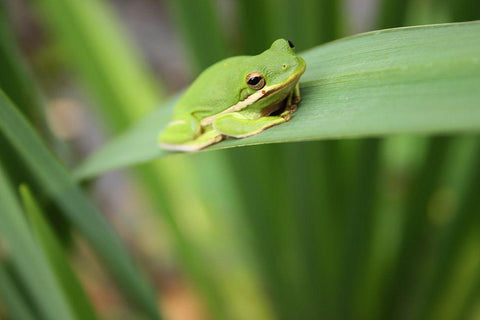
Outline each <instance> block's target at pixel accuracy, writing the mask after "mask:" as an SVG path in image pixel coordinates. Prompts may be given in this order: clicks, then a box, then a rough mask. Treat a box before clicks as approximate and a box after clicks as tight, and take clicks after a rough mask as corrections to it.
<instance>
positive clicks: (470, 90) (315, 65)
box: [77, 22, 480, 178]
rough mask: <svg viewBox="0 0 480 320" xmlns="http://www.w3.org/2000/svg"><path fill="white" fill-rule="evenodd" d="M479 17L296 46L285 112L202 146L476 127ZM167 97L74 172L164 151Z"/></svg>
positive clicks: (85, 173) (84, 173) (479, 124)
mask: <svg viewBox="0 0 480 320" xmlns="http://www.w3.org/2000/svg"><path fill="white" fill-rule="evenodd" d="M479 38H480V22H468V23H453V24H440V25H430V26H420V27H410V28H398V29H389V30H382V31H375V32H369V33H366V34H361V35H358V36H354V37H349V38H346V39H343V40H340V41H334V42H331V43H329V44H326V45H322V46H319V47H316V48H314V49H311V50H309V51H307V52H305V53H303V54H301V56H303V57H304V58H305V60H306V62H307V71H306V73H305V74H304V75H303V77H302V78H301V90H302V98H303V101H302V102H301V103H300V105H299V109H298V111H297V112H296V113H295V115H294V117H293V118H292V120H291V121H290V122H288V123H286V124H283V125H279V126H276V127H273V128H271V129H269V130H266V131H264V132H262V133H260V134H258V135H255V136H252V137H248V138H244V139H227V140H226V141H224V142H221V143H218V144H216V145H213V146H212V147H210V148H208V149H207V150H216V149H222V148H228V147H234V146H246V145H254V144H264V143H280V142H291V141H305V140H323V139H332V138H346V137H367V136H385V135H390V134H396V133H422V134H433V133H453V132H468V131H478V130H479V129H480V90H478V88H479V87H480V58H479V55H478V52H480V41H478V39H479ZM174 103H175V99H173V100H171V101H169V102H167V103H166V104H165V105H163V108H160V109H159V110H158V111H156V112H154V113H152V114H151V115H149V116H148V117H147V118H145V119H143V120H141V121H140V122H139V123H138V124H137V125H136V126H134V127H133V128H132V129H130V130H128V131H127V132H126V133H125V134H123V135H121V136H120V137H118V138H117V139H115V140H113V142H111V143H109V144H107V145H106V146H105V147H103V148H102V149H101V150H100V151H98V152H97V153H95V154H94V155H93V156H91V157H90V158H89V159H87V161H86V162H85V163H84V164H83V165H82V166H81V167H80V168H78V170H77V176H78V177H81V178H86V177H91V176H95V175H98V174H100V173H102V172H104V171H107V170H112V169H115V168H120V167H124V166H129V165H134V164H138V163H142V162H146V161H150V160H153V159H155V158H157V157H163V156H166V155H168V154H171V153H168V152H165V151H163V150H161V149H159V148H158V147H157V135H158V133H159V132H160V130H161V129H162V128H163V127H164V126H165V125H166V124H167V122H168V121H169V120H170V117H171V113H172V108H173V106H174Z"/></svg>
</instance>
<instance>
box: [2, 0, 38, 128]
mask: <svg viewBox="0 0 480 320" xmlns="http://www.w3.org/2000/svg"><path fill="white" fill-rule="evenodd" d="M5 7H6V3H5V2H3V1H2V2H1V3H0V66H1V70H2V72H0V88H2V90H3V91H4V92H7V93H8V95H9V96H10V97H11V99H12V100H13V101H15V102H16V103H17V105H18V108H19V109H20V110H21V111H22V113H23V114H24V115H25V116H26V117H27V118H28V120H29V121H30V122H31V123H33V124H34V125H35V127H36V128H39V129H40V131H41V133H42V134H44V133H46V132H47V124H46V121H45V117H44V114H43V108H42V105H41V103H40V94H39V92H38V91H37V89H36V87H35V86H34V85H33V84H34V81H33V79H32V76H31V74H30V73H29V72H28V69H27V67H26V65H25V64H24V63H23V61H22V57H21V54H20V50H19V49H18V47H17V46H16V42H15V39H14V37H13V35H14V32H13V30H12V28H11V27H10V24H9V19H8V17H7V14H6V12H5V11H6V10H5Z"/></svg>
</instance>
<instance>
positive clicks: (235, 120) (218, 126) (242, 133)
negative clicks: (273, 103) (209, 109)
mask: <svg viewBox="0 0 480 320" xmlns="http://www.w3.org/2000/svg"><path fill="white" fill-rule="evenodd" d="M288 120H290V114H288V115H287V114H285V115H283V113H282V115H280V116H267V117H260V118H257V119H249V118H248V117H246V116H245V115H243V114H242V113H240V112H232V113H225V114H221V115H219V116H217V117H216V118H215V120H214V121H213V128H214V129H215V130H216V131H218V132H220V133H222V134H224V135H227V136H231V137H235V138H245V137H248V136H252V135H254V134H257V133H260V132H262V131H263V130H265V129H268V128H270V127H273V126H275V125H277V124H280V123H284V122H287V121H288Z"/></svg>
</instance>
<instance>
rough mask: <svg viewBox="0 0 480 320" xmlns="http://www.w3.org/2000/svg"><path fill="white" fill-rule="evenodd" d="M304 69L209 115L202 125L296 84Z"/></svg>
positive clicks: (206, 124)
mask: <svg viewBox="0 0 480 320" xmlns="http://www.w3.org/2000/svg"><path fill="white" fill-rule="evenodd" d="M304 71H305V68H303V70H302V71H301V72H300V73H296V74H292V75H291V76H290V77H289V78H287V81H285V82H284V83H280V84H277V85H273V86H269V87H265V88H263V89H262V90H258V91H257V92H255V93H253V94H251V95H249V96H248V97H247V98H246V99H245V100H242V101H239V102H237V103H236V104H234V105H233V106H231V107H229V108H227V109H225V110H223V111H222V112H220V113H217V114H214V115H213V116H209V117H206V118H204V119H203V120H202V121H200V125H201V126H208V125H210V124H212V122H213V120H214V119H215V117H216V116H218V115H221V114H224V113H230V112H237V111H240V110H242V109H245V108H246V107H248V106H249V105H251V104H253V103H255V102H257V101H259V100H261V99H263V98H265V97H268V96H270V95H272V94H275V93H277V92H278V91H280V90H282V89H283V88H285V87H288V86H290V85H293V84H295V83H296V82H297V81H298V79H299V78H300V77H301V75H302V74H303V72H304Z"/></svg>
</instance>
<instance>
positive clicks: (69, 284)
mask: <svg viewBox="0 0 480 320" xmlns="http://www.w3.org/2000/svg"><path fill="white" fill-rule="evenodd" d="M20 195H21V198H22V201H23V204H24V207H25V211H26V212H27V215H28V218H29V221H30V225H31V228H32V230H33V233H34V236H35V238H36V240H37V243H39V246H40V247H41V248H42V250H43V251H44V255H45V256H46V257H47V258H48V260H49V262H50V265H51V268H52V269H53V270H54V271H55V276H56V278H57V279H58V282H59V283H60V285H61V287H62V289H63V292H64V294H65V296H66V297H67V299H68V302H69V304H70V305H71V308H72V310H73V311H74V314H75V316H76V318H77V319H92V320H95V319H97V316H96V315H95V311H94V309H93V307H92V305H91V304H90V301H89V300H88V298H87V296H86V294H85V291H84V290H83V288H82V286H81V284H80V282H79V280H78V278H77V277H76V275H75V273H74V272H73V270H72V269H71V268H70V265H69V264H68V261H67V257H66V255H65V253H64V252H63V249H62V246H61V244H60V242H58V240H57V239H56V237H55V234H54V232H53V230H52V229H51V227H50V226H49V225H48V223H47V221H46V220H45V217H44V213H43V212H42V211H41V209H40V207H39V205H38V203H37V201H36V200H35V198H34V197H33V195H32V193H31V192H30V190H29V189H28V187H27V186H26V185H21V186H20Z"/></svg>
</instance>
